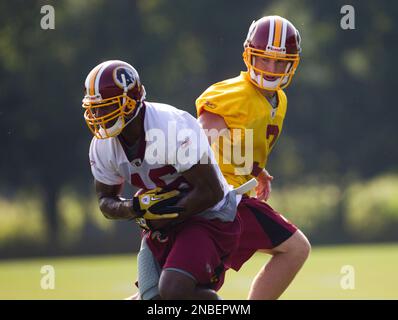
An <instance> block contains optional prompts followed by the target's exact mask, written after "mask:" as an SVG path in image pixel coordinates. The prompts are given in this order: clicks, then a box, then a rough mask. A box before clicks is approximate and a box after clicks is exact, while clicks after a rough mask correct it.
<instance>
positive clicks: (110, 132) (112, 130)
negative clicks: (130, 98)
mask: <svg viewBox="0 0 398 320" xmlns="http://www.w3.org/2000/svg"><path fill="white" fill-rule="evenodd" d="M123 124H124V121H123V118H122V117H119V118H117V121H116V122H115V124H114V125H113V126H112V127H109V128H106V129H104V128H103V127H101V126H100V129H99V130H98V133H99V134H100V135H101V137H106V136H114V135H115V134H116V133H117V132H120V131H121V130H122V128H123Z"/></svg>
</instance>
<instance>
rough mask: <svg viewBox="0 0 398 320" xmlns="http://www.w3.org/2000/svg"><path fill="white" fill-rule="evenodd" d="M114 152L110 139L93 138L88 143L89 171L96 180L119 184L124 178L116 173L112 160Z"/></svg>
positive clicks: (108, 183)
mask: <svg viewBox="0 0 398 320" xmlns="http://www.w3.org/2000/svg"><path fill="white" fill-rule="evenodd" d="M113 153H114V150H113V144H112V140H111V139H106V140H99V139H97V138H95V137H94V138H93V139H92V140H91V144H90V151H89V158H90V166H91V172H92V174H93V176H94V178H95V179H96V180H98V181H99V182H101V183H103V184H107V185H119V184H122V183H123V182H124V178H123V177H122V176H121V175H119V174H118V172H117V169H116V164H114V163H113V162H112V154H113Z"/></svg>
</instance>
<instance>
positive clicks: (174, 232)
mask: <svg viewBox="0 0 398 320" xmlns="http://www.w3.org/2000/svg"><path fill="white" fill-rule="evenodd" d="M240 232H241V227H240V223H239V219H235V221H234V222H222V221H220V220H218V219H214V220H206V219H204V218H201V217H192V218H190V219H189V220H187V221H185V222H184V223H181V224H179V225H176V226H174V227H173V229H171V230H169V231H167V233H165V234H162V235H160V233H159V232H156V231H151V232H149V233H147V234H146V237H147V243H148V246H149V248H150V249H151V251H152V252H153V254H154V256H155V258H156V260H157V261H158V262H159V264H160V266H161V267H162V269H170V270H177V271H179V272H182V273H185V274H187V275H188V276H190V277H192V278H193V279H194V280H195V281H196V282H197V284H198V286H203V287H207V288H210V289H214V290H218V289H220V288H221V286H222V284H223V283H224V275H225V270H226V266H225V261H226V260H227V258H228V257H229V255H230V253H231V252H232V251H234V250H236V249H237V246H238V242H239V235H240Z"/></svg>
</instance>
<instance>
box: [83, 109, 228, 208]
mask: <svg viewBox="0 0 398 320" xmlns="http://www.w3.org/2000/svg"><path fill="white" fill-rule="evenodd" d="M140 112H144V131H143V133H142V134H141V136H142V137H141V140H140V141H138V142H137V144H136V146H135V149H134V150H133V152H128V151H131V150H126V146H124V145H123V144H122V143H121V142H120V140H119V138H118V137H112V138H108V139H97V138H96V137H94V138H93V140H92V141H91V145H90V152H89V157H90V165H91V171H92V174H93V176H94V178H95V179H96V180H98V181H99V182H101V183H104V184H107V185H119V184H122V183H124V182H128V183H130V184H131V185H133V186H135V187H138V188H142V189H147V190H150V189H153V188H155V187H161V188H165V187H167V188H170V189H177V188H184V187H185V188H189V184H188V183H187V181H186V180H185V179H184V177H183V176H182V174H181V173H183V172H184V171H187V170H189V169H190V168H191V167H192V166H194V165H195V164H197V163H212V164H214V165H215V166H214V168H215V170H216V172H217V174H218V178H219V180H220V181H221V184H222V187H223V189H224V199H223V200H222V201H220V202H219V203H218V204H216V205H215V206H214V207H213V208H211V209H213V210H217V209H219V208H220V207H221V206H223V205H224V203H225V201H226V200H225V199H226V197H225V195H227V194H228V192H229V190H230V187H229V185H228V183H227V181H226V180H225V178H224V177H223V175H222V173H221V170H220V168H219V167H218V165H217V162H216V160H215V158H214V154H213V152H212V150H211V148H210V146H209V143H208V140H207V137H206V135H205V133H204V132H203V130H202V128H201V127H200V126H199V124H198V122H197V121H196V119H195V118H194V117H192V116H191V115H190V114H189V113H187V112H185V111H182V110H179V109H177V108H174V107H173V106H170V105H167V104H161V103H153V102H145V105H144V107H143V108H142V110H141V111H140ZM205 160H206V162H204V161H205Z"/></svg>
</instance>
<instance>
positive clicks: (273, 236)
mask: <svg viewBox="0 0 398 320" xmlns="http://www.w3.org/2000/svg"><path fill="white" fill-rule="evenodd" d="M246 207H247V208H248V209H249V210H250V211H251V212H252V213H253V214H254V216H255V217H256V220H257V221H258V223H259V224H260V225H261V227H262V228H263V230H264V233H265V234H266V235H267V236H268V238H269V240H270V241H271V243H272V246H273V247H274V248H275V247H277V246H279V245H280V244H281V243H282V242H285V241H286V240H287V239H289V238H290V237H291V236H292V234H293V233H292V232H291V231H290V230H288V229H286V228H285V227H284V226H283V225H282V224H280V223H278V222H277V221H275V220H274V219H272V218H271V217H269V216H268V215H266V214H264V213H263V212H261V211H260V210H259V209H258V208H255V207H252V206H248V205H246Z"/></svg>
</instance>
